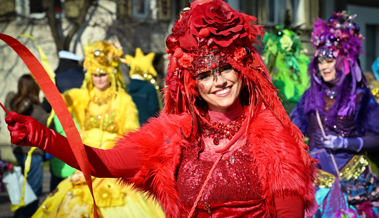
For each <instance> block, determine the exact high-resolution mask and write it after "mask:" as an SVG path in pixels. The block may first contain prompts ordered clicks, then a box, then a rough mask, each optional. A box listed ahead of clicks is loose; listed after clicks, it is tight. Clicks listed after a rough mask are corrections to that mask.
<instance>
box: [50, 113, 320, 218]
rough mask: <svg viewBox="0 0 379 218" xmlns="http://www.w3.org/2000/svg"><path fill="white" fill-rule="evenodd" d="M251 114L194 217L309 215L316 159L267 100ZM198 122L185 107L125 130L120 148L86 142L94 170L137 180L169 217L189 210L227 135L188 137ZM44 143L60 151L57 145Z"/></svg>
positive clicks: (65, 149) (62, 150) (97, 173)
mask: <svg viewBox="0 0 379 218" xmlns="http://www.w3.org/2000/svg"><path fill="white" fill-rule="evenodd" d="M232 114H234V113H232ZM238 116H240V115H238ZM228 118H229V119H231V120H235V117H233V116H232V117H228ZM252 119H253V121H252V125H250V126H249V128H248V134H247V135H244V136H243V137H240V138H239V139H238V140H237V141H236V142H235V143H234V144H233V145H232V146H231V147H230V149H228V151H227V152H226V153H225V154H224V156H223V158H222V159H221V160H220V162H218V164H217V165H216V167H215V170H214V171H213V173H212V174H211V176H210V180H209V182H208V183H207V185H206V186H205V189H204V192H203V194H202V195H201V198H200V201H199V203H198V205H197V207H196V210H195V213H194V215H195V217H303V216H304V210H309V209H310V208H311V207H312V205H313V204H314V190H313V187H312V170H313V166H312V165H311V162H312V161H311V159H310V157H309V156H308V154H307V152H306V150H305V149H304V148H302V147H300V146H298V145H297V144H296V143H295V142H294V139H292V137H291V136H290V135H289V134H288V130H287V129H286V128H284V127H283V126H281V125H280V123H279V121H278V120H277V119H276V118H275V117H274V116H273V114H272V113H271V112H270V111H268V110H265V109H264V108H263V107H262V109H261V110H256V116H254V117H253V118H252ZM211 121H212V116H211ZM191 122H192V121H191V116H190V115H189V114H186V113H183V114H180V115H167V114H161V115H160V116H159V117H158V118H154V119H152V120H150V123H148V124H146V125H144V126H143V127H142V128H141V129H140V130H139V131H137V132H133V133H129V134H128V135H126V136H124V137H122V138H120V139H119V140H118V142H117V143H116V146H115V147H114V148H113V149H110V150H98V149H95V148H91V147H86V150H87V155H88V156H89V158H88V159H89V161H90V163H89V164H90V166H91V169H90V170H91V173H92V174H93V175H94V176H102V177H122V178H123V180H124V181H125V182H128V183H129V182H133V183H134V186H135V187H136V188H140V189H142V190H145V191H149V192H150V193H151V195H152V196H154V197H155V198H157V199H158V200H159V202H160V203H161V205H162V207H163V208H164V211H165V214H166V217H187V216H188V214H189V211H190V210H191V207H192V205H193V204H194V201H195V200H194V199H196V197H197V196H198V193H199V190H200V188H201V186H202V185H203V184H204V180H205V178H206V177H207V176H208V172H209V169H210V168H211V166H212V165H213V163H214V162H215V160H216V159H217V157H219V155H220V154H219V153H218V152H217V151H218V150H219V149H222V147H223V146H224V145H225V142H224V140H226V141H228V139H221V140H220V143H219V144H218V145H214V144H213V143H212V142H213V137H204V135H203V138H201V139H200V138H199V139H195V140H192V141H188V139H186V138H185V136H188V135H190V132H191ZM45 149H46V151H47V152H50V153H54V154H55V153H57V152H56V151H54V148H53V147H47V148H45ZM59 150H60V154H63V153H65V154H66V155H62V157H61V158H62V159H63V160H64V161H65V162H66V163H68V164H70V165H72V166H77V162H76V160H75V158H72V157H73V156H72V155H67V154H70V152H71V151H70V149H69V147H68V146H67V147H66V146H62V147H60V149H59ZM93 160H96V161H93ZM291 208H295V210H291Z"/></svg>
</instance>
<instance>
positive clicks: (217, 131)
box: [202, 114, 245, 145]
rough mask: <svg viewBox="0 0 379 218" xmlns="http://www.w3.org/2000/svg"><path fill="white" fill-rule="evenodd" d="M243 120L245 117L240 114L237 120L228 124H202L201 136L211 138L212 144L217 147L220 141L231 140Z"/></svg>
mask: <svg viewBox="0 0 379 218" xmlns="http://www.w3.org/2000/svg"><path fill="white" fill-rule="evenodd" d="M244 120H245V116H244V115H243V114H242V115H241V116H240V117H239V118H237V119H236V120H233V121H231V122H229V123H220V122H214V123H204V125H203V127H202V131H203V132H202V133H203V136H205V137H211V138H213V144H215V145H219V144H220V140H221V139H229V140H230V139H232V138H233V136H234V135H235V134H236V133H237V132H238V130H239V129H240V128H241V126H242V123H243V121H244Z"/></svg>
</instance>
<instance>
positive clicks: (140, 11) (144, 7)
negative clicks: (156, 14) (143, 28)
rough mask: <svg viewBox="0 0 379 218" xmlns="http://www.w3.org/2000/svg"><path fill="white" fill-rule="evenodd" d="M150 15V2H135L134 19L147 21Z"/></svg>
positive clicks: (145, 0) (135, 0) (140, 0)
mask: <svg viewBox="0 0 379 218" xmlns="http://www.w3.org/2000/svg"><path fill="white" fill-rule="evenodd" d="M148 15H149V1H148V0H133V17H135V18H138V19H145V18H147V17H148Z"/></svg>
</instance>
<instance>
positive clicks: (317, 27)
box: [305, 12, 365, 122]
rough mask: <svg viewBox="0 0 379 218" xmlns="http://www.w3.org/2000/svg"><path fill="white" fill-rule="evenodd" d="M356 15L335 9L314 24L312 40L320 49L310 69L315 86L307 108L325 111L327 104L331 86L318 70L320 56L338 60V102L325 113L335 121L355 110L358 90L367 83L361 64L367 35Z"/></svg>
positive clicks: (310, 93) (311, 91) (310, 94)
mask: <svg viewBox="0 0 379 218" xmlns="http://www.w3.org/2000/svg"><path fill="white" fill-rule="evenodd" d="M355 17H356V15H348V14H347V13H346V12H334V13H333V14H332V16H331V17H330V18H329V19H328V20H327V21H324V20H322V19H320V18H319V19H318V20H317V21H316V22H315V23H314V30H313V32H312V43H313V46H314V47H315V48H316V52H315V56H314V58H313V59H312V61H311V63H310V65H309V68H308V71H309V74H310V76H311V87H310V90H309V92H308V96H307V97H306V99H307V100H306V101H307V104H306V106H305V111H306V112H310V111H312V110H314V109H313V108H317V109H318V110H319V111H320V112H321V113H323V108H324V106H325V103H324V100H323V99H322V96H323V95H325V92H328V91H330V90H328V89H329V88H330V87H328V86H327V85H326V84H325V83H323V80H322V77H321V75H320V73H319V69H318V58H319V57H320V56H323V57H325V58H333V59H336V77H337V79H336V81H335V87H334V88H333V89H334V90H333V92H335V93H338V95H337V97H336V104H335V106H333V107H332V108H331V109H330V110H329V111H328V113H327V114H325V116H327V117H329V118H331V119H328V120H330V122H333V120H334V119H333V118H332V117H333V116H335V115H336V114H338V115H342V116H344V115H350V114H353V113H354V111H355V98H356V89H357V87H358V86H361V85H364V83H365V81H364V78H363V75H362V71H361V68H360V66H359V63H358V58H359V55H360V54H361V53H362V40H363V36H362V35H361V34H360V32H359V31H360V29H359V26H358V24H356V23H354V22H353V19H354V18H355Z"/></svg>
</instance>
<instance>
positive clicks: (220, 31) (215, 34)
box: [188, 1, 250, 47]
mask: <svg viewBox="0 0 379 218" xmlns="http://www.w3.org/2000/svg"><path fill="white" fill-rule="evenodd" d="M191 11H192V15H191V17H190V18H189V20H188V26H189V28H190V31H191V33H192V34H194V35H196V36H199V37H203V36H205V37H207V36H208V34H204V32H206V33H207V32H208V31H209V33H210V34H209V38H208V40H212V42H213V43H214V44H216V45H218V46H221V47H228V46H229V45H230V44H232V42H233V41H234V40H235V39H237V38H238V39H240V40H243V39H242V38H243V37H246V36H247V29H248V28H245V26H244V25H245V22H244V19H245V18H244V17H243V15H241V14H240V13H238V12H237V11H235V10H234V9H232V8H231V7H230V6H229V5H228V4H226V3H224V2H222V1H211V2H197V3H196V2H194V3H193V4H192V9H191ZM248 23H250V22H248Z"/></svg>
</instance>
